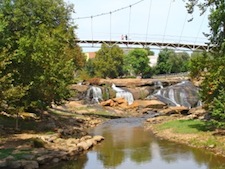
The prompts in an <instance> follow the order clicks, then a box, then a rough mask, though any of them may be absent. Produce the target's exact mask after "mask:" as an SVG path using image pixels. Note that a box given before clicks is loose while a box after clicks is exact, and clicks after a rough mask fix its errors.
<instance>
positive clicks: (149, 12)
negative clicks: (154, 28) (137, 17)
mask: <svg viewBox="0 0 225 169" xmlns="http://www.w3.org/2000/svg"><path fill="white" fill-rule="evenodd" d="M151 9H152V0H151V1H150V4H149V11H148V21H147V29H146V36H145V42H147V38H148V28H149V22H150V16H151Z"/></svg>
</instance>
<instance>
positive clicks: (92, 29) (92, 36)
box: [91, 16, 93, 42]
mask: <svg viewBox="0 0 225 169" xmlns="http://www.w3.org/2000/svg"><path fill="white" fill-rule="evenodd" d="M91 39H92V42H93V17H92V16H91Z"/></svg>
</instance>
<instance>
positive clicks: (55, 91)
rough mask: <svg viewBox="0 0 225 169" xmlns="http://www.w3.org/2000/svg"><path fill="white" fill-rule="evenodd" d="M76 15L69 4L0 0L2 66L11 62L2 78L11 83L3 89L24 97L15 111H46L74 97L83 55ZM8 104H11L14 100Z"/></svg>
mask: <svg viewBox="0 0 225 169" xmlns="http://www.w3.org/2000/svg"><path fill="white" fill-rule="evenodd" d="M72 11H73V7H72V6H71V5H66V4H65V3H64V2H63V0H32V1H30V0H17V1H14V0H2V1H1V2H0V22H1V24H0V25H1V26H0V54H1V60H0V61H1V64H3V63H4V60H6V58H7V62H6V63H7V64H5V66H3V67H2V66H1V67H0V69H1V70H0V74H1V75H0V77H1V78H4V77H9V78H8V79H9V80H8V83H10V85H9V87H8V88H7V87H6V88H3V87H2V85H1V90H4V92H5V91H7V90H8V91H9V95H13V92H12V90H15V91H14V92H16V93H21V94H20V95H18V97H17V99H15V100H16V102H14V107H23V108H25V109H43V108H46V107H47V106H50V105H51V103H52V102H55V103H60V102H61V101H62V99H66V98H67V97H68V96H69V94H70V93H69V89H68V85H69V84H71V83H72V80H73V75H74V70H75V69H77V68H78V66H80V65H82V64H81V62H79V64H78V62H76V60H75V59H77V58H78V56H80V55H81V54H80V49H79V47H78V46H77V45H76V44H75V41H74V39H75V38H76V37H75V34H74V29H75V28H76V27H75V26H74V25H73V23H72V22H71V17H70V16H71V13H72ZM75 65H77V67H75ZM5 84H7V83H5ZM4 101H5V102H6V105H9V103H10V102H11V101H12V99H11V98H8V99H7V98H5V99H4Z"/></svg>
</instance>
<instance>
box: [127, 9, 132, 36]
mask: <svg viewBox="0 0 225 169" xmlns="http://www.w3.org/2000/svg"><path fill="white" fill-rule="evenodd" d="M131 7H132V6H131V5H130V12H129V21H128V39H129V37H130V23H131ZM128 39H126V40H128Z"/></svg>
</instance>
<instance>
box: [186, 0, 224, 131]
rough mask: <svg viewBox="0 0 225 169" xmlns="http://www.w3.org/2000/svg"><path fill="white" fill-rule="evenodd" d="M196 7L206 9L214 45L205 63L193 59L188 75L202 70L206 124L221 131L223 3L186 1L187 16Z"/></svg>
mask: <svg viewBox="0 0 225 169" xmlns="http://www.w3.org/2000/svg"><path fill="white" fill-rule="evenodd" d="M196 5H197V6H198V7H199V8H200V10H201V12H202V13H204V12H205V11H206V9H207V8H210V14H209V17H208V18H209V27H210V31H211V32H210V34H208V35H206V36H208V37H209V40H210V42H211V44H213V45H214V48H213V51H212V52H211V54H210V57H206V59H205V60H203V59H202V58H199V60H200V61H202V63H200V61H199V60H197V59H196V60H195V61H194V62H195V64H194V65H195V66H196V67H195V68H194V69H192V70H193V72H192V74H194V73H195V71H196V68H197V67H199V68H201V70H202V69H203V68H204V70H206V71H205V73H204V74H203V77H204V80H203V82H202V84H201V96H202V100H203V101H204V103H205V108H207V109H208V110H210V112H211V120H210V122H211V123H210V124H211V126H212V127H214V128H224V126H225V125H224V124H225V116H224V114H225V112H224V108H225V107H224V101H225V95H224V91H225V78H224V73H225V70H224V68H225V48H224V47H225V1H224V0H214V1H208V0H204V1H199V0H194V1H192V0H188V3H187V9H188V12H189V13H193V12H194V7H195V6H196Z"/></svg>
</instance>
